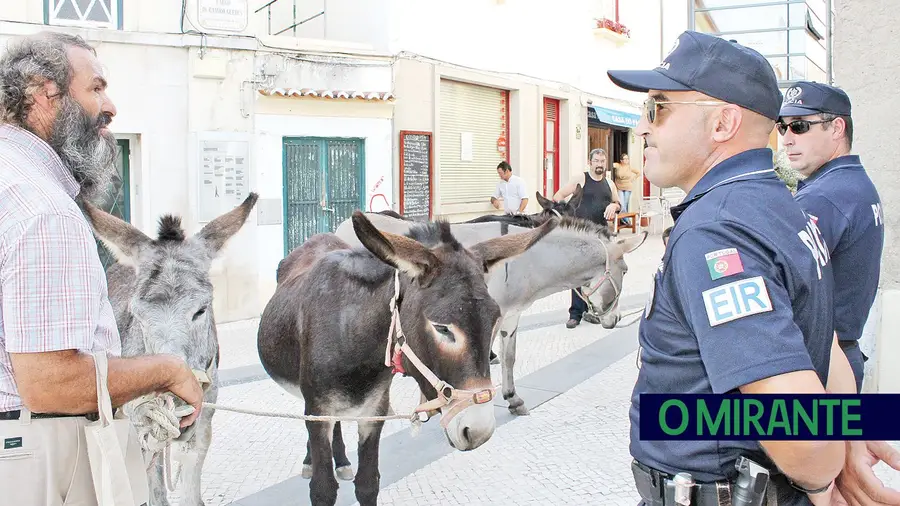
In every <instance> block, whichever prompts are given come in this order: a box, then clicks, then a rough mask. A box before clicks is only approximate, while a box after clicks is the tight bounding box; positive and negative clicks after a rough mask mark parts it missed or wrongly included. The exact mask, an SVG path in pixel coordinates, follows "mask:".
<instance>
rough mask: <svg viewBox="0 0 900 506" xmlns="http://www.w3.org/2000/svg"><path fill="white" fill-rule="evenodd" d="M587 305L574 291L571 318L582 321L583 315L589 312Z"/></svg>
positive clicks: (570, 308)
mask: <svg viewBox="0 0 900 506" xmlns="http://www.w3.org/2000/svg"><path fill="white" fill-rule="evenodd" d="M587 308H588V307H587V303H585V302H584V299H582V298H581V297H579V296H578V294H577V293H576V292H575V290H572V304H571V305H570V306H569V318H571V319H573V320H575V321H579V322H580V321H581V317H582V315H584V312H585V311H587Z"/></svg>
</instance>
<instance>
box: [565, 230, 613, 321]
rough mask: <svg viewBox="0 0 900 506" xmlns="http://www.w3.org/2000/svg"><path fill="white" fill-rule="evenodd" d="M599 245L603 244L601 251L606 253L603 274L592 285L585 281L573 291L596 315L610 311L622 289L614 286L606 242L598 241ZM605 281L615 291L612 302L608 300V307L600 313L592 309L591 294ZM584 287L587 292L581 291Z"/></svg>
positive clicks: (603, 314) (604, 314) (602, 314)
mask: <svg viewBox="0 0 900 506" xmlns="http://www.w3.org/2000/svg"><path fill="white" fill-rule="evenodd" d="M600 245H601V246H603V252H604V253H605V254H606V262H604V265H603V267H604V271H603V275H602V276H600V278H599V279H598V280H597V282H596V283H594V284H593V286H591V284H590V283H586V284H584V285H582V286H580V287H578V288H577V289H575V293H576V294H578V296H579V297H581V300H583V301H584V302H585V304H587V307H588V311H590V312H592V313H594V314H596V315H597V316H606V315H607V314H609V312H610V311H612V309H613V308H614V307H616V303H617V302H618V301H619V296H620V295H622V291H621V290H619V287H618V286H616V282H615V281H613V279H612V276H611V273H610V272H609V248H607V246H606V244H605V243H604V242H603V241H600ZM607 281H609V282H610V283H611V284H612V286H613V290H614V291H615V292H616V296H615V297H613V300H612V302H610V304H609V307H607V308H606V309H604V310H603V311H601V312H600V313H597V311H595V310H594V305H593V304H592V303H591V294H593V293H594V292H596V291H597V290H599V289H600V287H601V286H603V283H605V282H607ZM585 288H588V291H587V293H583V292H584V289H585Z"/></svg>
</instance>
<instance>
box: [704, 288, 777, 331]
mask: <svg viewBox="0 0 900 506" xmlns="http://www.w3.org/2000/svg"><path fill="white" fill-rule="evenodd" d="M703 303H704V304H705V306H706V316H707V318H709V325H710V326H712V327H715V326H716V325H720V324H722V323H725V322H730V321H732V320H737V319H738V318H744V317H745V316H750V315H754V314H759V313H765V312H767V311H771V310H772V301H771V300H770V299H769V291H768V290H767V289H766V282H765V280H764V279H763V278H762V276H756V277H754V278H749V279H741V280H738V281H734V282H732V283H728V284H727V285H722V286H717V287H715V288H710V289H709V290H706V291H705V292H703Z"/></svg>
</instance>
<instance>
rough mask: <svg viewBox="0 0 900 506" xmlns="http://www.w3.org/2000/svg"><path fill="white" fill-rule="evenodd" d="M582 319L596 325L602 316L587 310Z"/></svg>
mask: <svg viewBox="0 0 900 506" xmlns="http://www.w3.org/2000/svg"><path fill="white" fill-rule="evenodd" d="M581 319H582V320H584V321H586V322H588V323H592V324H594V325H597V324H598V323H600V317H599V316H597V315H595V314H594V313H590V312H585V313H584V315H582V317H581Z"/></svg>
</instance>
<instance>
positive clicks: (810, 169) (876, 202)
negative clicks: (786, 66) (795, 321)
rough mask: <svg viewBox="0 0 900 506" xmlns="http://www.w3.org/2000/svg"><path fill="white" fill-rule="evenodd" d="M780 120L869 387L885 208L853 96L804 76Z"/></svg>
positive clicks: (858, 369)
mask: <svg viewBox="0 0 900 506" xmlns="http://www.w3.org/2000/svg"><path fill="white" fill-rule="evenodd" d="M776 127H777V128H778V132H779V133H780V134H781V135H783V136H784V146H785V149H786V150H787V154H788V158H789V159H790V161H791V167H792V168H794V170H796V171H797V172H799V173H800V174H801V175H802V176H804V177H805V178H806V179H804V180H800V181H799V182H798V184H797V194H796V195H795V197H794V198H795V199H796V200H797V202H798V203H799V204H800V206H801V207H803V209H805V210H806V212H807V213H808V214H809V215H810V216H811V217H812V218H813V220H815V221H816V225H817V226H818V227H819V230H820V231H821V232H822V236H823V237H824V239H825V244H826V245H827V247H828V253H829V255H831V263H832V268H833V269H834V285H835V293H834V329H835V331H836V332H837V334H838V342H839V343H840V345H841V348H843V350H844V353H845V354H846V355H847V358H848V359H849V360H850V366H851V367H852V368H853V375H854V376H855V378H856V388H857V391H862V380H863V367H864V362H865V357H864V356H863V353H862V351H861V350H860V349H859V343H858V340H859V338H860V336H861V335H862V331H863V326H865V324H866V318H867V317H868V315H869V310H870V309H871V307H872V304H873V303H874V302H875V292H876V291H877V290H878V279H879V276H880V273H881V254H882V249H883V247H884V214H883V213H882V210H881V198H879V196H878V191H876V189H875V185H874V184H872V180H871V179H869V176H868V175H867V174H866V170H865V169H864V168H863V166H862V163H860V160H859V156H858V155H852V154H850V150H851V147H852V144H853V122H852V119H851V117H850V97H848V96H847V94H846V93H845V92H844V91H843V90H841V89H838V88H835V87H833V86H829V85H827V84H820V83H816V82H806V81H801V82H798V83H797V84H796V85H795V86H793V87H791V88H789V89H788V90H787V91H786V92H785V94H784V103H783V104H782V106H781V118H780V119H779V121H778V123H777V124H776ZM810 246H811V245H810Z"/></svg>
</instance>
